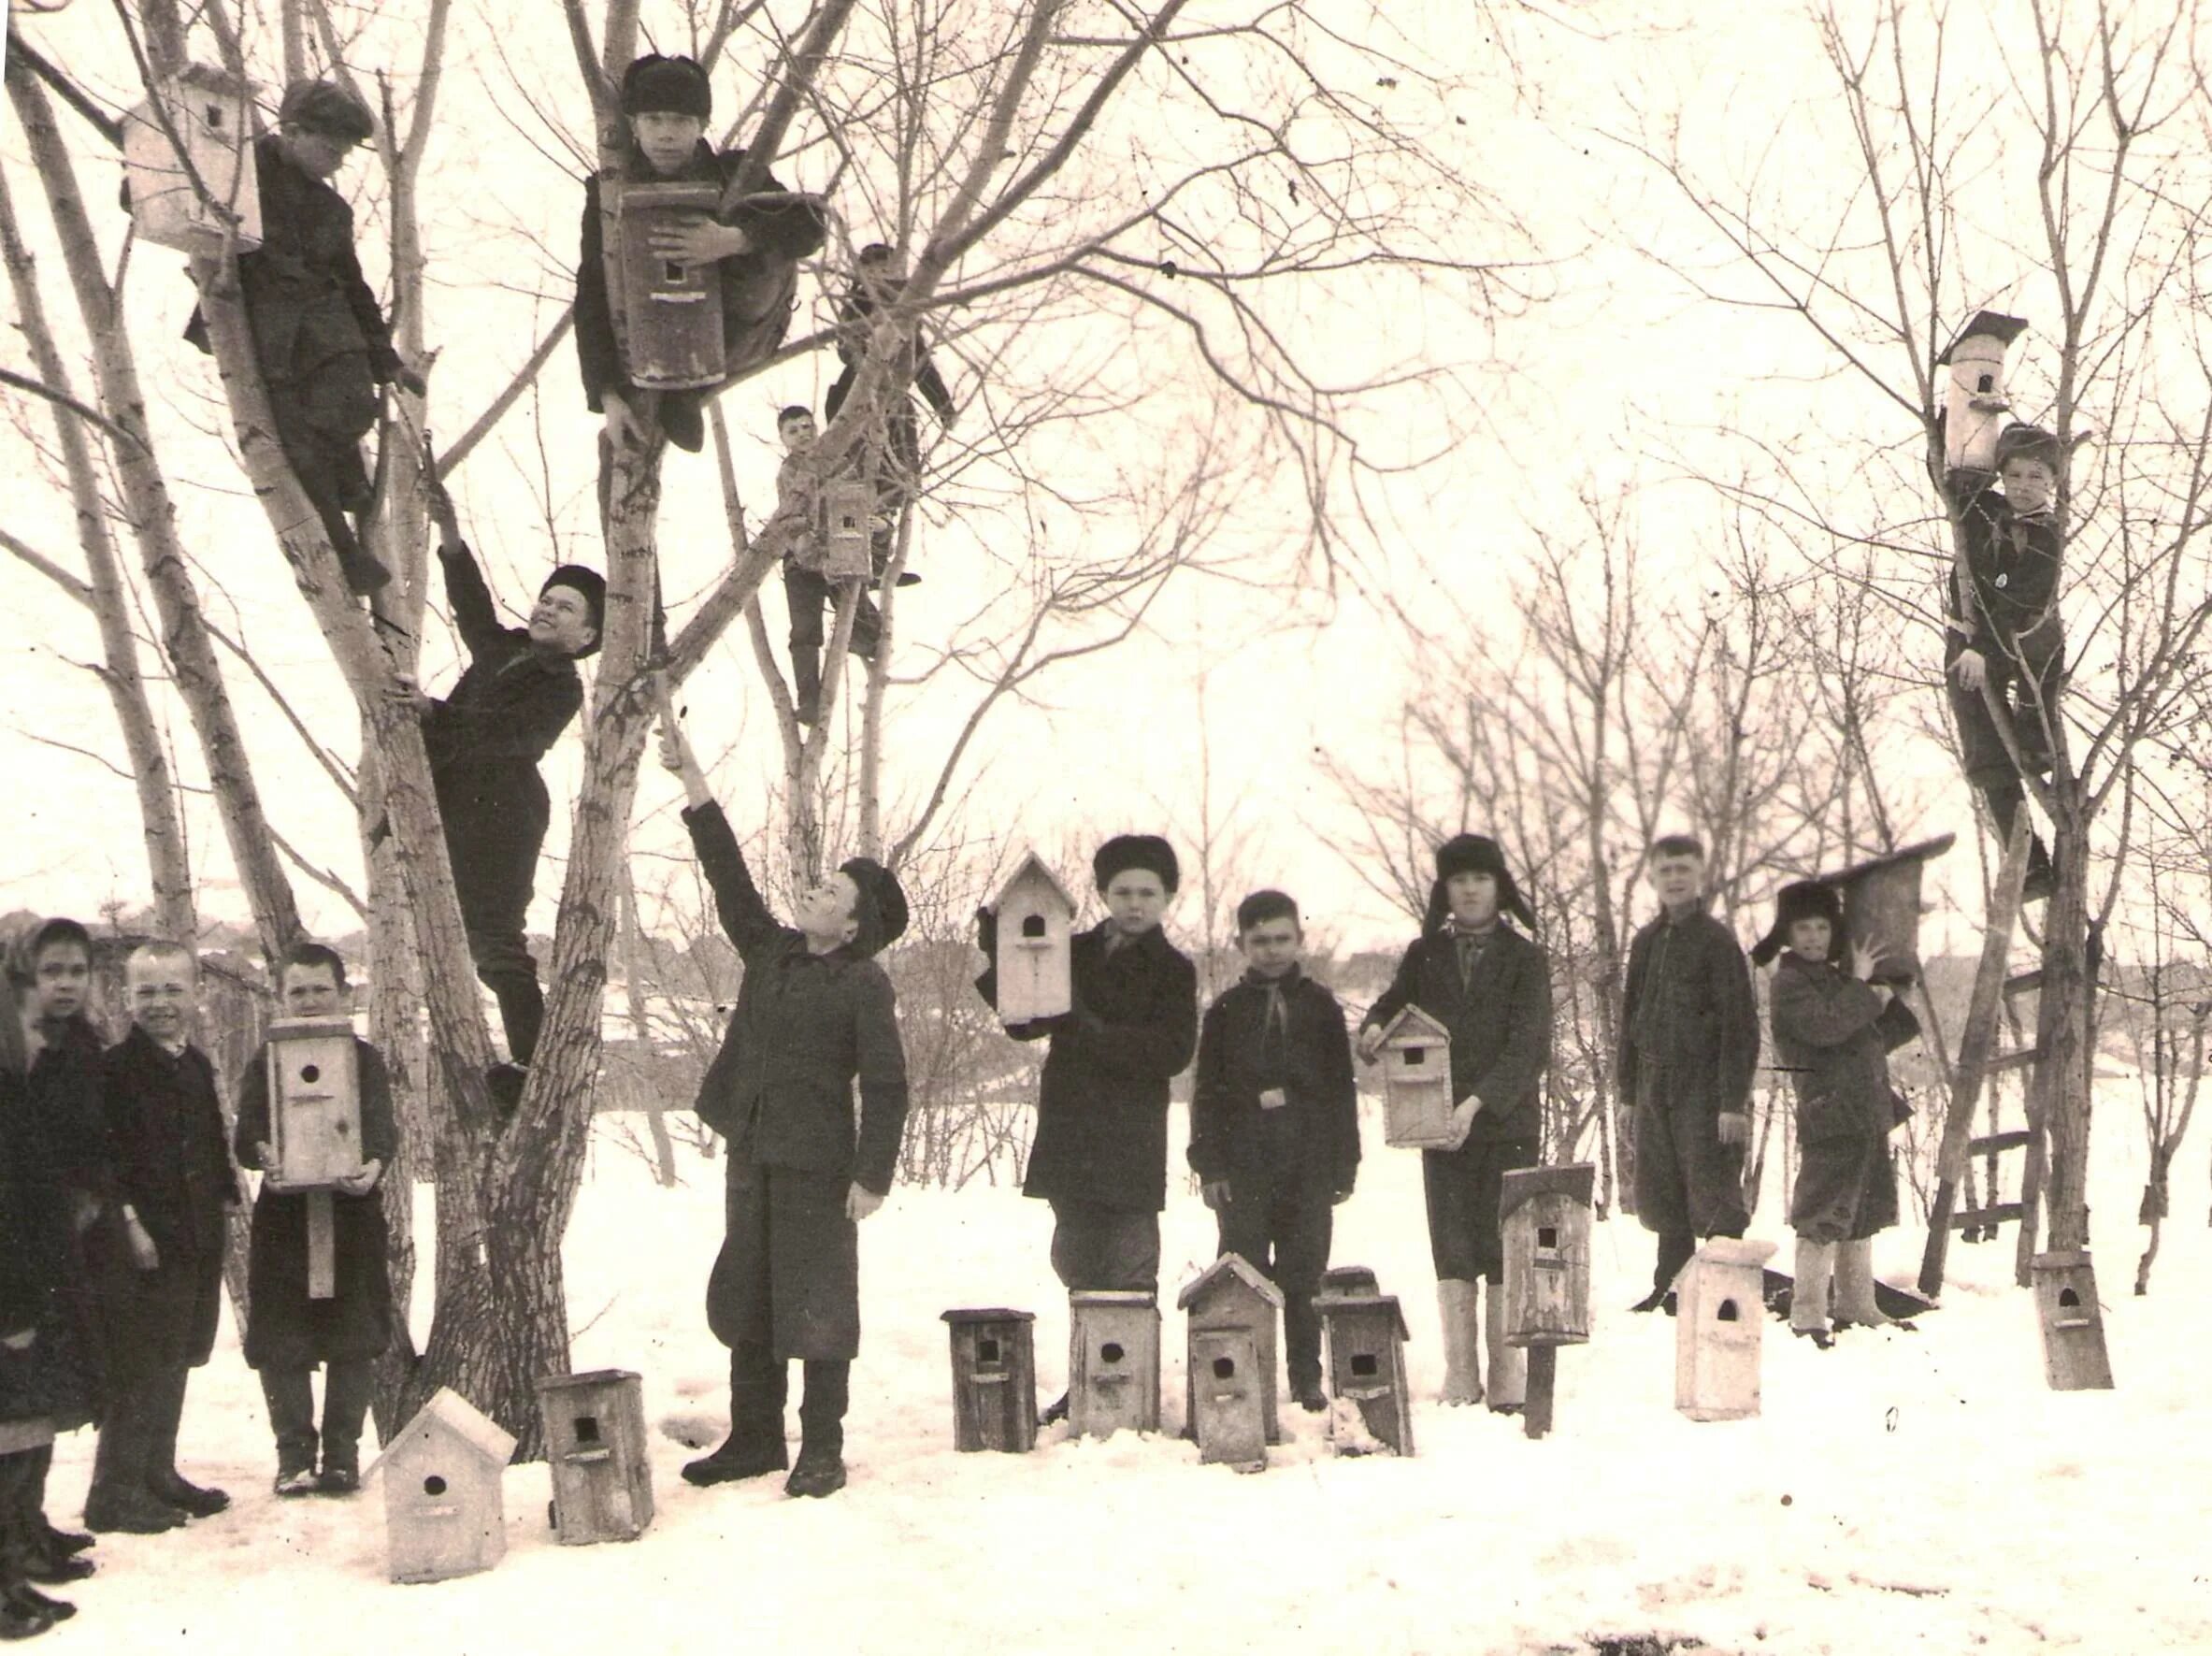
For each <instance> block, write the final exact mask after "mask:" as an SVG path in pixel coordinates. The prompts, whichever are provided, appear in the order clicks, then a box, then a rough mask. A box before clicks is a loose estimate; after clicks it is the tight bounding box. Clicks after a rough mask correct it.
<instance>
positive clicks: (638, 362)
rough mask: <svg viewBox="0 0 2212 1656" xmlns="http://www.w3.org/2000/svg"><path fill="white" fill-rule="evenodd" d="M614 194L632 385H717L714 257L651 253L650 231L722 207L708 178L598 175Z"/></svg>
mask: <svg viewBox="0 0 2212 1656" xmlns="http://www.w3.org/2000/svg"><path fill="white" fill-rule="evenodd" d="M599 187H600V189H601V190H603V191H605V192H607V193H608V194H610V196H611V197H612V198H613V209H614V223H615V234H616V236H617V237H618V238H620V244H621V249H622V261H621V263H622V304H621V306H620V307H619V309H618V310H617V314H618V315H619V316H620V318H621V326H622V348H623V363H624V367H625V372H626V373H627V375H628V378H629V381H630V383H631V384H633V385H637V386H639V387H641V388H643V389H645V390H649V391H688V390H697V389H700V388H702V387H705V386H708V385H715V384H719V383H721V381H722V377H723V356H722V277H721V273H720V270H719V267H718V266H716V265H714V264H713V263H712V262H709V263H707V264H704V265H685V264H682V263H681V262H680V261H678V260H675V259H669V258H664V257H663V256H662V255H661V254H659V253H657V252H654V249H653V233H654V230H655V229H659V228H662V227H672V226H674V225H677V224H681V223H686V222H689V221H692V220H696V219H698V218H701V217H706V218H711V217H712V216H713V214H714V212H715V210H716V209H718V208H719V207H720V206H721V205H722V191H721V189H720V188H719V187H718V186H716V185H714V184H706V183H678V184H635V183H631V182H630V181H629V180H625V179H619V178H607V177H602V178H601V179H600V180H599Z"/></svg>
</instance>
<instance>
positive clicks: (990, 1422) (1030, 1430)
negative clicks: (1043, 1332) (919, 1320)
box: [944, 1308, 1037, 1455]
mask: <svg viewBox="0 0 2212 1656" xmlns="http://www.w3.org/2000/svg"><path fill="white" fill-rule="evenodd" d="M944 1320H945V1321H946V1322H947V1323H948V1324H950V1325H951V1329H952V1339H953V1447H955V1449H959V1450H961V1451H962V1452H964V1453H968V1452H972V1451H975V1450H978V1449H1002V1450H1005V1451H1006V1452H1008V1453H1010V1454H1015V1455H1021V1454H1027V1452H1028V1451H1029V1450H1030V1449H1032V1448H1034V1447H1037V1358H1036V1352H1035V1349H1034V1346H1032V1343H1031V1340H1030V1324H1031V1323H1033V1322H1035V1321H1036V1320H1037V1318H1036V1316H1035V1314H1034V1313H1032V1312H1028V1311H1008V1310H1005V1309H1003V1308H998V1309H993V1310H987V1311H947V1312H946V1313H945V1314H944Z"/></svg>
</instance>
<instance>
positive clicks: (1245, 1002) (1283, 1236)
mask: <svg viewBox="0 0 2212 1656" xmlns="http://www.w3.org/2000/svg"><path fill="white" fill-rule="evenodd" d="M1304 943H1305V938H1304V934H1303V931H1302V930H1301V929H1300V925H1299V914H1298V904H1297V902H1296V901H1294V900H1292V899H1291V898H1290V896H1289V895H1288V894H1287V893H1286V892H1281V891H1255V892H1253V893H1252V894H1251V896H1249V897H1247V898H1245V899H1244V900H1243V901H1242V902H1241V903H1239V904H1238V905H1237V946H1238V948H1240V949H1241V950H1242V951H1243V955H1244V961H1245V972H1244V976H1243V978H1242V980H1241V981H1240V982H1238V983H1236V984H1233V985H1231V986H1229V987H1228V988H1227V989H1225V990H1223V991H1222V993H1221V995H1220V997H1219V998H1218V999H1217V1000H1215V1001H1214V1004H1213V1005H1212V1006H1210V1007H1208V1008H1207V1009H1206V1016H1205V1021H1204V1022H1203V1023H1202V1024H1200V1026H1199V1061H1198V1073H1197V1077H1196V1082H1195V1085H1194V1087H1193V1088H1192V1091H1191V1100H1190V1149H1189V1152H1188V1154H1189V1159H1190V1166H1191V1171H1192V1172H1194V1173H1196V1174H1198V1175H1199V1181H1200V1183H1201V1186H1202V1188H1203V1193H1204V1196H1205V1201H1206V1205H1207V1206H1208V1207H1210V1208H1212V1209H1213V1210H1214V1219H1215V1221H1216V1223H1217V1224H1218V1226H1219V1236H1220V1241H1219V1251H1220V1252H1222V1253H1225V1254H1232V1253H1233V1254H1237V1255H1240V1256H1242V1258H1243V1259H1244V1260H1246V1261H1247V1262H1248V1263H1250V1264H1251V1265H1253V1266H1254V1267H1256V1268H1257V1269H1258V1270H1260V1271H1262V1272H1264V1273H1266V1274H1267V1275H1268V1278H1269V1280H1271V1282H1273V1283H1274V1285H1275V1286H1276V1287H1277V1288H1278V1289H1282V1290H1283V1346H1284V1362H1285V1366H1286V1369H1287V1370H1288V1372H1289V1376H1290V1392H1291V1395H1292V1396H1293V1397H1295V1398H1297V1399H1298V1401H1299V1404H1300V1406H1301V1407H1303V1408H1306V1409H1308V1410H1313V1411H1318V1410H1321V1409H1324V1408H1326V1407H1328V1406H1329V1404H1328V1400H1327V1399H1326V1398H1325V1397H1323V1396H1322V1393H1321V1325H1320V1321H1319V1319H1318V1318H1316V1317H1315V1316H1314V1294H1315V1293H1317V1292H1319V1291H1320V1288H1321V1274H1322V1273H1323V1272H1324V1271H1326V1270H1327V1269H1328V1268H1329V1231H1330V1229H1331V1222H1330V1221H1331V1218H1332V1215H1331V1211H1330V1210H1331V1209H1332V1208H1333V1207H1334V1206H1335V1205H1336V1204H1337V1203H1338V1202H1343V1200H1344V1199H1345V1198H1346V1197H1348V1196H1350V1195H1351V1194H1352V1185H1353V1181H1354V1180H1355V1179H1356V1178H1357V1176H1358V1172H1359V1098H1358V1089H1357V1085H1356V1084H1355V1083H1354V1081H1353V1079H1352V1043H1351V1041H1350V1039H1349V1038H1348V1037H1347V1036H1346V1035H1345V1033H1344V1013H1343V1007H1341V1006H1339V1005H1338V1004H1337V1001H1336V997H1335V996H1334V995H1332V994H1330V993H1329V990H1328V988H1327V986H1324V985H1322V984H1320V983H1318V982H1316V981H1315V980H1314V979H1313V978H1310V977H1308V976H1306V974H1305V973H1304V972H1302V971H1300V966H1299V955H1300V950H1301V949H1302V948H1303V946H1304Z"/></svg>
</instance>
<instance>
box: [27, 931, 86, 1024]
mask: <svg viewBox="0 0 2212 1656" xmlns="http://www.w3.org/2000/svg"><path fill="white" fill-rule="evenodd" d="M32 972H33V978H34V981H33V983H32V986H31V1005H32V1012H33V1015H35V1016H37V1017H42V1018H44V1017H70V1016H73V1015H75V1014H77V1013H79V1012H82V1011H83V1010H84V1002H85V997H86V996H88V995H89V994H91V992H92V984H93V963H92V960H91V958H89V957H88V956H87V955H86V954H85V952H84V945H83V944H82V943H49V944H47V945H46V947H44V948H43V949H40V950H39V951H38V963H37V965H36V966H35V967H33V968H32Z"/></svg>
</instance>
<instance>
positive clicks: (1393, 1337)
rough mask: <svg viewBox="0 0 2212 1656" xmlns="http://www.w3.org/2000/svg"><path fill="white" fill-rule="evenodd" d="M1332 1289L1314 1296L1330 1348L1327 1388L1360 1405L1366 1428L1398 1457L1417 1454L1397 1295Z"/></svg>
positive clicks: (1402, 1328) (1401, 1313)
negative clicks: (1415, 1452) (1398, 1455)
mask: <svg viewBox="0 0 2212 1656" xmlns="http://www.w3.org/2000/svg"><path fill="white" fill-rule="evenodd" d="M1372 1286H1373V1285H1372V1282H1371V1283H1370V1284H1369V1291H1367V1292H1364V1293H1361V1292H1334V1291H1331V1290H1330V1289H1328V1288H1326V1287H1325V1288H1324V1289H1322V1291H1321V1292H1320V1293H1319V1294H1316V1295H1315V1296H1314V1310H1316V1311H1317V1312H1319V1313H1320V1314H1321V1332H1322V1337H1323V1339H1324V1340H1325V1341H1326V1342H1327V1344H1328V1349H1329V1395H1330V1396H1331V1397H1335V1398H1340V1399H1345V1398H1348V1399H1350V1400H1351V1401H1352V1402H1353V1403H1355V1404H1357V1405H1358V1407H1359V1418H1361V1419H1362V1420H1363V1421H1365V1422H1366V1424H1367V1429H1368V1431H1369V1432H1370V1433H1372V1434H1373V1435H1374V1436H1376V1437H1377V1438H1380V1439H1381V1440H1382V1441H1383V1442H1384V1443H1386V1444H1388V1445H1389V1446H1390V1447H1391V1448H1392V1449H1394V1450H1395V1451H1396V1452H1397V1453H1399V1454H1400V1455H1410V1454H1412V1453H1413V1452H1414V1412H1413V1398H1412V1394H1411V1390H1410V1389H1409V1388H1408V1386H1407V1383H1406V1372H1405V1342H1406V1340H1407V1338H1408V1335H1407V1333H1406V1328H1405V1315H1404V1313H1403V1312H1401V1311H1400V1310H1399V1308H1398V1296H1397V1295H1396V1294H1378V1293H1375V1292H1373V1291H1372Z"/></svg>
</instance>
